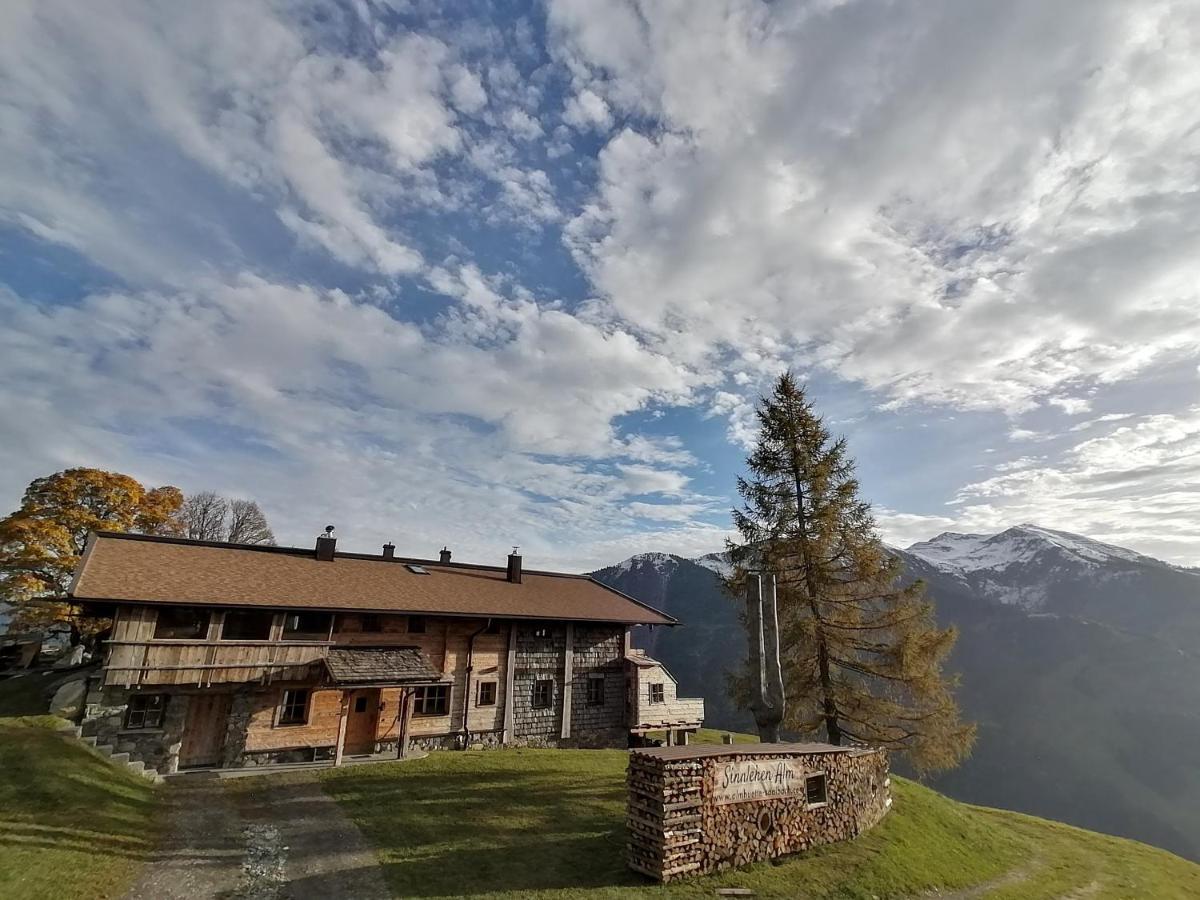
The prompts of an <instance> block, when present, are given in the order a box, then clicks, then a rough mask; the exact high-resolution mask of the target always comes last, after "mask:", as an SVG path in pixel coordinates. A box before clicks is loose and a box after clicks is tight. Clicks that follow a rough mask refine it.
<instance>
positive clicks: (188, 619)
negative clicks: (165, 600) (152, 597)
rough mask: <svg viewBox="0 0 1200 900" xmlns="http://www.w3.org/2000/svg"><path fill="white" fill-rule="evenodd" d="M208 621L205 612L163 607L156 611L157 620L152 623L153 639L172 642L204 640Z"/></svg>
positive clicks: (184, 607)
mask: <svg viewBox="0 0 1200 900" xmlns="http://www.w3.org/2000/svg"><path fill="white" fill-rule="evenodd" d="M208 619H209V614H208V611H207V610H199V609H189V608H188V607H186V606H164V607H163V608H162V609H160V610H159V611H158V620H157V621H156V622H155V623H154V637H155V638H156V639H158V640H174V641H187V640H191V641H196V640H204V638H206V637H208Z"/></svg>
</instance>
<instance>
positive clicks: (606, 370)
mask: <svg viewBox="0 0 1200 900" xmlns="http://www.w3.org/2000/svg"><path fill="white" fill-rule="evenodd" d="M473 277H476V274H470V273H468V276H467V278H468V280H469V279H470V278H473ZM495 297H496V299H495V304H496V305H495V306H491V307H489V306H488V305H486V304H484V305H481V306H478V307H464V308H463V309H461V310H459V311H458V312H457V313H456V315H457V317H458V318H457V320H446V321H444V322H443V323H441V324H439V325H435V326H431V327H428V328H418V327H417V326H415V325H413V324H410V323H405V322H401V321H398V320H396V319H394V318H392V317H391V316H390V315H388V314H387V313H386V312H385V311H383V310H382V309H380V308H379V307H378V306H376V305H374V304H372V303H367V302H363V301H359V300H355V299H353V298H350V297H348V296H346V295H345V294H343V293H341V292H338V291H317V290H314V289H312V288H308V287H303V286H292V285H280V284H274V283H270V282H265V281H263V280H262V279H260V278H257V277H254V276H244V277H242V278H240V279H238V280H237V281H236V282H233V283H225V282H218V281H211V282H207V283H204V284H201V285H198V286H197V287H196V288H195V289H194V290H192V291H190V292H187V293H183V294H173V293H172V294H167V293H159V292H141V293H122V292H112V293H106V294H100V295H94V296H91V297H89V298H87V299H86V300H85V301H84V303H83V304H82V305H80V306H78V307H72V306H57V307H49V306H39V305H35V304H32V303H30V302H28V301H27V300H23V299H21V298H18V297H16V296H15V295H13V294H11V293H4V292H0V313H2V314H3V317H4V320H5V321H6V323H8V325H9V327H8V328H7V329H6V330H5V331H4V333H3V335H0V378H2V379H3V381H4V383H5V385H6V386H7V388H8V389H7V390H6V391H5V394H4V396H3V397H2V398H0V417H3V418H4V420H5V421H6V422H7V423H9V427H8V430H7V431H6V440H5V442H4V446H3V449H2V450H0V470H2V471H3V472H4V478H3V483H2V484H0V489H2V490H3V491H4V493H5V495H6V496H18V495H19V493H20V490H21V489H22V488H23V487H24V483H25V482H27V481H28V480H30V479H31V478H33V477H35V476H36V475H39V474H44V473H45V471H47V470H48V469H49V468H52V467H62V466H68V465H81V464H86V465H101V466H112V467H114V468H117V469H121V470H125V471H130V472H131V473H133V474H135V475H137V476H139V477H143V478H146V479H147V480H149V481H155V482H159V481H171V482H181V485H180V486H181V487H183V488H184V489H185V490H198V489H201V488H205V487H216V488H220V489H223V490H228V491H231V492H237V493H242V494H249V495H253V496H255V497H256V498H257V499H259V500H260V501H262V502H263V504H264V507H265V508H266V509H267V510H268V512H269V513H271V514H272V516H273V517H274V521H275V523H276V525H277V530H278V531H280V533H281V537H282V538H283V539H284V540H292V541H300V542H305V541H307V540H308V539H309V538H310V537H311V535H308V534H307V531H306V530H305V529H306V528H307V529H309V530H311V528H312V527H317V526H316V525H314V523H315V522H316V520H317V519H320V520H322V521H324V519H329V520H330V521H333V522H335V523H337V524H338V525H339V528H340V529H341V532H342V534H343V536H344V537H346V538H347V539H348V540H350V541H352V542H353V544H354V546H359V547H366V548H367V549H369V548H370V547H371V545H372V544H373V543H382V542H383V540H385V539H387V538H389V537H391V538H392V539H394V540H397V541H399V540H401V539H403V540H404V541H405V542H406V543H408V544H415V545H418V546H416V547H414V549H413V551H412V552H418V551H420V550H421V547H420V546H419V545H421V544H423V543H425V542H433V543H436V542H437V541H441V540H451V539H453V540H454V541H455V542H457V543H458V544H459V546H460V547H462V549H463V550H464V551H469V553H470V554H471V555H470V556H467V557H466V558H480V556H481V555H482V556H483V558H486V554H488V553H499V550H498V549H497V548H504V547H506V546H508V545H509V544H511V543H521V544H522V545H523V546H525V547H526V548H527V549H528V550H529V551H530V556H531V559H532V558H538V559H541V560H542V561H543V564H545V563H557V564H570V565H588V566H594V565H600V564H602V563H605V562H608V561H611V560H607V559H605V558H602V557H601V556H599V555H597V551H596V550H595V549H594V547H595V544H596V542H603V541H608V540H611V539H614V536H615V535H620V534H625V533H627V532H630V531H631V530H632V529H631V520H630V513H629V512H627V511H626V510H625V506H626V505H627V504H626V502H624V501H627V500H631V499H632V498H634V497H637V496H639V495H644V494H658V495H660V496H661V497H663V498H664V499H663V500H662V501H661V502H659V503H656V504H654V506H655V508H656V509H657V511H658V515H656V516H655V518H658V519H660V520H663V521H673V522H686V521H688V519H690V518H691V513H692V511H694V510H698V509H700V508H701V507H700V506H699V505H697V503H696V502H695V501H694V500H692V499H690V498H689V496H688V494H687V491H686V488H687V484H688V481H689V479H688V476H687V475H686V474H684V473H683V472H681V471H679V470H678V469H676V468H671V466H672V465H688V464H690V463H692V462H694V460H692V459H691V457H690V454H687V453H686V451H683V450H682V449H681V448H679V446H678V442H677V441H674V440H672V439H670V438H660V439H656V440H651V439H649V438H644V437H640V436H636V435H630V436H625V435H620V434H618V433H617V432H616V431H615V429H614V428H613V427H612V425H611V423H612V420H613V419H614V418H616V417H618V416H620V415H622V414H625V413H628V412H632V411H635V410H637V409H639V408H640V407H642V406H643V405H644V404H646V403H648V402H651V401H652V399H653V398H654V397H655V396H656V395H657V391H659V390H663V388H658V389H656V388H654V387H653V386H654V385H655V384H660V385H661V384H663V383H664V382H666V383H667V385H668V386H667V388H666V390H668V391H686V390H687V385H686V382H685V381H684V380H682V379H681V378H680V377H678V376H676V375H674V374H672V373H673V372H674V369H673V368H672V367H671V365H670V364H669V363H668V362H666V361H665V360H663V359H662V358H661V357H658V356H656V355H654V354H653V353H650V352H648V351H646V350H645V349H644V348H641V347H640V346H639V345H638V343H637V342H636V341H635V340H634V339H633V338H631V337H630V336H629V335H627V334H623V333H621V332H608V333H605V332H602V331H600V330H598V329H596V328H595V327H592V326H587V325H584V324H583V323H581V322H579V321H578V320H576V319H573V318H572V317H570V316H567V315H565V314H563V313H560V312H556V311H554V310H543V309H539V308H538V307H536V306H535V305H533V304H528V303H521V302H517V301H509V300H506V299H504V298H502V297H501V296H500V295H499V294H496V295H495ZM506 317H507V318H506ZM470 319H474V320H475V321H477V322H478V323H480V324H481V325H482V326H484V327H482V328H480V329H477V330H472V329H470V328H467V327H465V326H464V325H463V323H465V322H467V320H470ZM460 326H462V327H460ZM471 334H479V335H483V336H485V337H483V338H481V339H480V340H473V339H472V338H471V337H470V336H469V335H471ZM609 461H611V463H610V462H609ZM598 462H599V463H600V465H597V463H598ZM673 498H677V499H673ZM676 502H678V503H680V504H681V505H682V506H683V508H684V511H685V514H673V513H672V512H671V506H672V505H673V504H675V503H676ZM647 508H648V509H649V505H647ZM306 523H307V524H306ZM428 549H429V548H425V550H428ZM433 549H436V548H433Z"/></svg>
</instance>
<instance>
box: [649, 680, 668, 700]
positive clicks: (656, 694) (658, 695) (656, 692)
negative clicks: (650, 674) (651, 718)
mask: <svg viewBox="0 0 1200 900" xmlns="http://www.w3.org/2000/svg"><path fill="white" fill-rule="evenodd" d="M650 702H651V703H666V702H667V698H666V696H665V695H664V694H663V686H662V685H661V684H652V685H650Z"/></svg>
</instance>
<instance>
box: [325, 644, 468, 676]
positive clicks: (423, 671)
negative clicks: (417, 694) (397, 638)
mask: <svg viewBox="0 0 1200 900" xmlns="http://www.w3.org/2000/svg"><path fill="white" fill-rule="evenodd" d="M325 667H326V668H327V669H329V677H330V679H331V680H332V681H333V683H334V684H337V685H351V684H437V683H438V682H442V681H448V680H449V676H447V675H443V674H442V673H441V672H439V671H437V670H436V669H435V668H434V667H433V665H432V664H431V663H430V662H429V660H428V659H426V658H425V654H424V653H422V652H421V651H420V649H419V648H417V647H356V648H353V649H347V648H340V647H334V648H331V649H330V651H329V655H328V656H327V657H325Z"/></svg>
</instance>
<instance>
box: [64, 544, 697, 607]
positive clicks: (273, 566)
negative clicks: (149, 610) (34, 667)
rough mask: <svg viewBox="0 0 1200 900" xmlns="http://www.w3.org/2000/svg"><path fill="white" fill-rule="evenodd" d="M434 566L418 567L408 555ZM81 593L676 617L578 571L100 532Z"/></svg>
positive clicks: (75, 587) (135, 598)
mask: <svg viewBox="0 0 1200 900" xmlns="http://www.w3.org/2000/svg"><path fill="white" fill-rule="evenodd" d="M414 562H418V563H420V565H421V566H422V567H424V569H425V570H426V571H427V572H428V574H426V575H418V574H414V573H413V572H411V571H410V570H409V569H408V567H407V565H405V564H406V563H414ZM70 593H71V596H72V597H74V598H75V599H77V600H80V601H99V602H126V603H174V604H187V605H203V606H209V605H211V606H256V607H268V608H273V609H289V608H297V607H300V608H307V609H321V610H330V611H334V612H337V611H343V610H344V611H360V610H361V611H367V612H385V613H386V612H404V613H423V614H429V615H451V616H496V617H503V618H521V619H571V620H576V621H591V622H618V623H624V624H631V625H674V624H676V622H675V620H674V619H672V618H671V617H670V616H667V615H665V614H663V613H660V612H658V611H657V610H655V609H652V608H650V607H649V606H646V605H645V604H642V603H639V602H638V601H636V600H634V599H633V598H632V597H627V596H626V595H624V594H622V593H620V592H619V591H616V590H613V589H612V588H608V587H606V586H604V585H602V584H600V583H599V582H597V581H593V580H592V579H591V578H588V577H586V576H582V575H564V574H559V573H552V572H530V571H526V572H525V573H524V575H523V579H522V583H520V584H513V583H511V582H509V581H508V579H507V577H506V575H505V570H504V569H501V568H498V567H490V566H468V565H463V564H461V563H450V564H445V565H443V564H441V563H438V562H433V561H428V560H410V559H400V558H397V559H384V558H382V557H377V556H375V557H372V556H362V555H359V554H352V553H346V554H343V553H339V554H337V555H336V556H335V558H334V559H333V560H332V561H330V562H323V561H320V560H317V559H316V557H315V554H314V553H313V551H312V550H302V549H296V548H280V547H255V546H249V545H242V544H216V543H209V542H202V541H188V540H183V539H180V538H160V537H151V536H147V535H128V534H114V533H110V532H100V533H97V534H94V535H92V537H91V539H90V540H89V542H88V548H87V550H86V551H85V552H84V556H83V559H82V561H81V562H80V564H79V568H78V569H77V571H76V575H75V582H74V583H73V584H72V585H71V591H70Z"/></svg>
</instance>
